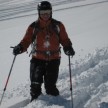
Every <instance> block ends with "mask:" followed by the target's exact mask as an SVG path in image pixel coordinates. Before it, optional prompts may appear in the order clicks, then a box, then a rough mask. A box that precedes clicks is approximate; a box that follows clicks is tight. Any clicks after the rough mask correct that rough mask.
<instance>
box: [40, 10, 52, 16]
mask: <svg viewBox="0 0 108 108" xmlns="http://www.w3.org/2000/svg"><path fill="white" fill-rule="evenodd" d="M39 13H40V15H44V14H48V15H50V14H51V10H40V12H39Z"/></svg>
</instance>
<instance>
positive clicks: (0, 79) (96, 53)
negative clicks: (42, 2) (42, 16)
mask: <svg viewBox="0 0 108 108" xmlns="http://www.w3.org/2000/svg"><path fill="white" fill-rule="evenodd" d="M72 1H73V2H71V1H69V0H68V1H66V0H60V1H59V2H58V1H57V0H53V1H51V2H52V3H53V5H54V10H55V11H54V12H53V17H54V18H55V19H58V20H60V21H62V22H63V23H64V25H65V27H66V30H67V32H68V35H69V37H70V39H71V40H72V42H73V47H74V49H75V52H76V55H75V56H74V57H73V58H71V69H72V87H73V91H72V93H73V103H74V108H79V106H80V108H108V78H107V77H108V36H107V35H108V30H107V28H108V0H76V1H75V0H72ZM37 2H39V0H38V1H34V0H23V1H21V0H1V1H0V10H1V11H0V34H1V36H0V44H1V45H0V61H1V62H0V66H1V67H0V99H1V96H2V93H3V89H4V86H5V82H6V79H7V76H8V73H9V70H10V67H11V64H12V61H13V58H14V56H13V55H12V49H11V48H10V46H14V45H17V44H18V43H19V42H20V40H21V39H22V37H23V36H24V34H25V31H26V29H27V27H28V25H29V24H30V23H32V22H33V21H34V20H36V19H37V17H38V16H37V14H36V13H37V11H36V10H35V8H34V6H35V5H33V4H34V3H37ZM29 3H30V5H29V8H27V7H28V4H29ZM60 3H61V5H60ZM90 4H91V5H90ZM21 6H22V8H20V7H21ZM32 6H33V7H32ZM10 7H11V8H10ZM3 9H4V10H5V11H4V10H3ZM11 9H13V10H11ZM32 10H33V11H32ZM4 14H5V16H4V17H3V16H2V15H4ZM12 14H13V15H12ZM30 49H31V48H30V47H29V49H28V54H27V53H24V54H21V55H18V56H17V57H16V60H15V63H14V66H13V70H12V73H11V76H10V79H9V83H8V86H7V89H6V92H5V95H4V98H3V101H2V104H1V106H0V108H35V107H36V108H71V91H70V80H69V69H68V68H69V66H68V57H67V56H66V55H65V54H64V53H63V50H62V59H61V65H60V73H59V78H58V83H57V86H58V88H59V90H60V96H57V97H53V96H49V95H46V93H45V90H44V85H42V92H43V94H42V95H41V96H40V97H39V98H38V99H37V100H36V101H33V102H32V103H30V104H27V103H29V101H30V94H29V90H30V80H29V65H30V59H31V57H29V52H30Z"/></svg>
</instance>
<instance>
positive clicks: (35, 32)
mask: <svg viewBox="0 0 108 108" xmlns="http://www.w3.org/2000/svg"><path fill="white" fill-rule="evenodd" d="M30 27H32V28H33V35H32V43H33V41H34V39H35V38H36V35H37V33H38V32H39V30H40V27H39V22H38V20H36V21H35V22H33V23H32V24H31V25H30Z"/></svg>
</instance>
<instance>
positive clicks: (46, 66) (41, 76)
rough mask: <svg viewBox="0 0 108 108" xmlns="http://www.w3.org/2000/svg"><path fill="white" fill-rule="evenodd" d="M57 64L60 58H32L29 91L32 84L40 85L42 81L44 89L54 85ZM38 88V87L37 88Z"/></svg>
mask: <svg viewBox="0 0 108 108" xmlns="http://www.w3.org/2000/svg"><path fill="white" fill-rule="evenodd" d="M59 65H60V59H55V60H51V61H45V60H40V59H35V58H32V59H31V64H30V80H31V92H32V89H33V87H34V85H37V84H40V85H41V84H42V83H43V82H44V85H45V89H48V88H52V89H53V87H56V82H57V79H58V73H59ZM32 85H33V86H32ZM39 87H40V86H39ZM38 90H40V89H39V88H38Z"/></svg>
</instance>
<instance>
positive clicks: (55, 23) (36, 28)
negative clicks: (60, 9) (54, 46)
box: [29, 19, 61, 56]
mask: <svg viewBox="0 0 108 108" xmlns="http://www.w3.org/2000/svg"><path fill="white" fill-rule="evenodd" d="M51 23H52V27H53V30H54V31H55V33H56V36H57V38H58V41H59V35H60V27H59V25H60V24H61V22H60V21H57V20H55V19H52V20H51ZM31 27H34V30H33V35H32V43H31V47H32V51H31V52H30V54H29V56H30V55H31V54H32V53H33V52H35V50H34V47H35V42H34V41H35V39H36V36H37V34H38V32H39V31H41V28H40V26H39V22H38V20H37V21H35V22H33V23H32V24H31Z"/></svg>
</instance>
